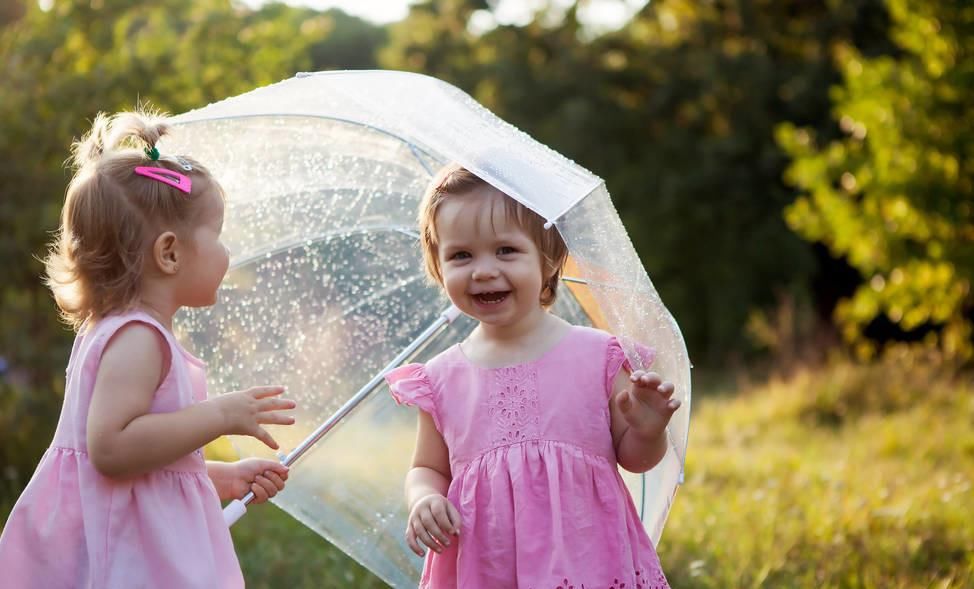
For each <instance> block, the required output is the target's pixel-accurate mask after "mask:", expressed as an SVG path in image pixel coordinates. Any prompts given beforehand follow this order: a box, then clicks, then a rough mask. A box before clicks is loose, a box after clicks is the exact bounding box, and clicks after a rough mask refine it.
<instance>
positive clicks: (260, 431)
mask: <svg viewBox="0 0 974 589" xmlns="http://www.w3.org/2000/svg"><path fill="white" fill-rule="evenodd" d="M253 436H254V437H255V438H257V439H258V440H260V441H261V442H263V443H264V445H265V446H267V447H268V448H270V449H271V450H277V449H278V445H277V442H276V441H275V440H274V438H273V437H271V435H270V434H269V433H267V430H265V429H264V428H262V427H258V428H257V430H256V431H254V433H253Z"/></svg>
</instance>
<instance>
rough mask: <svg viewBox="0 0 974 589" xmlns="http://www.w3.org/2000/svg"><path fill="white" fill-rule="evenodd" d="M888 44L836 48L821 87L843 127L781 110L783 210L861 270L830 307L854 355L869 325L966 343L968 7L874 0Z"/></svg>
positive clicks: (971, 120) (946, 343)
mask: <svg viewBox="0 0 974 589" xmlns="http://www.w3.org/2000/svg"><path fill="white" fill-rule="evenodd" d="M887 4H888V7H889V12H890V15H891V17H892V20H893V29H892V35H891V36H892V38H893V40H894V41H895V43H896V45H897V46H898V48H899V51H898V53H897V54H896V55H891V56H879V57H867V56H864V55H863V54H862V53H861V52H860V51H858V50H857V49H856V48H854V47H851V46H849V45H847V44H843V45H839V46H838V47H837V48H836V52H835V58H836V62H837V64H838V67H839V69H840V70H841V72H842V84H841V85H838V86H836V87H835V88H834V89H833V92H832V98H833V102H834V107H833V116H834V117H835V119H836V120H837V121H838V124H839V127H840V128H841V130H842V131H843V136H842V137H840V138H837V139H834V140H831V141H829V140H823V139H822V138H821V137H819V136H818V135H817V134H816V132H815V131H814V130H813V129H808V128H804V127H796V126H795V125H791V124H784V125H782V126H781V127H780V129H779V139H780V142H781V145H782V146H783V147H784V148H785V149H786V151H787V152H788V153H789V154H790V155H791V156H792V157H793V158H794V159H795V161H794V163H793V164H792V165H791V166H790V168H789V170H788V179H789V181H791V182H792V183H793V184H794V185H795V186H797V187H798V188H799V189H800V190H801V191H802V192H803V195H802V196H801V198H799V199H798V200H797V201H796V202H795V203H794V204H793V205H792V206H790V207H789V208H788V210H787V220H788V224H789V225H790V226H791V227H793V228H794V229H795V230H796V231H797V232H799V233H800V234H801V235H802V236H803V237H805V238H806V239H808V240H811V241H818V242H822V243H824V244H825V245H826V246H827V247H828V248H829V249H830V250H831V252H832V253H833V254H834V255H835V256H842V257H844V258H845V259H847V260H848V262H849V263H850V264H851V265H852V266H853V267H855V268H856V269H857V270H858V271H859V273H860V274H861V275H862V277H863V279H864V282H863V283H862V285H861V286H860V287H859V288H858V289H857V290H856V291H855V293H854V294H853V295H852V296H851V297H850V298H848V299H847V300H844V301H843V302H842V303H841V304H840V305H839V306H838V308H837V309H836V320H837V322H838V323H839V324H840V325H841V327H842V333H843V335H844V337H845V339H846V340H847V341H848V342H849V343H850V344H853V345H854V346H855V347H856V349H857V350H858V351H859V352H860V353H861V354H862V355H864V356H869V355H871V354H872V353H874V352H875V351H876V349H877V341H876V338H875V337H870V336H875V335H876V334H877V333H879V329H880V328H881V327H882V325H883V324H884V323H885V324H887V325H888V326H892V327H893V328H895V329H892V330H891V329H889V328H887V329H886V330H885V332H884V335H886V336H890V335H892V336H893V337H897V338H901V339H920V340H922V341H923V342H925V343H927V344H929V345H936V346H938V347H939V348H940V349H941V350H943V351H944V352H946V353H947V355H949V356H953V357H958V358H970V357H971V355H972V342H971V333H972V332H971V321H972V318H974V317H972V311H974V299H972V295H971V279H972V274H974V192H972V177H974V174H972V172H974V169H972V168H974V165H972V164H974V160H972V156H974V110H972V109H971V108H970V93H971V90H972V88H974V54H972V49H974V45H972V43H974V41H972V39H974V36H972V34H974V9H972V8H971V7H970V6H968V5H967V4H966V3H959V2H953V1H949V0H943V1H941V0H888V2H887Z"/></svg>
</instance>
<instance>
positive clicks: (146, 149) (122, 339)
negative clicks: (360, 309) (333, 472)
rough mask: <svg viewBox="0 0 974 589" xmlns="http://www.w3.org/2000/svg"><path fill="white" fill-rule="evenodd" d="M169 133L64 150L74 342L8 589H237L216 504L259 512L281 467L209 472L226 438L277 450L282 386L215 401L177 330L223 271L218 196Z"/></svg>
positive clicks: (99, 126) (206, 301)
mask: <svg viewBox="0 0 974 589" xmlns="http://www.w3.org/2000/svg"><path fill="white" fill-rule="evenodd" d="M168 131H169V126H168V124H167V123H166V121H165V119H164V118H162V117H160V116H158V115H155V114H152V113H146V112H128V113H120V114H116V115H114V116H106V115H104V114H99V115H98V116H97V117H96V118H95V121H94V125H93V127H92V129H91V131H90V132H89V133H88V134H87V135H86V136H85V137H84V138H83V139H82V140H81V141H79V142H77V143H76V144H75V145H74V146H73V163H74V167H75V169H76V173H75V175H74V177H73V179H72V180H71V183H70V185H69V186H68V189H67V194H66V197H65V202H64V207H63V210H62V213H61V226H60V229H59V231H58V233H57V236H56V238H55V240H54V242H53V243H52V244H51V247H50V251H49V253H48V256H47V258H46V259H45V265H46V283H47V285H48V286H49V287H50V288H51V291H52V292H53V294H54V299H55V300H56V302H57V306H58V308H59V310H60V313H61V317H62V318H63V319H64V320H65V322H67V323H68V324H69V325H70V326H71V327H72V328H73V329H74V330H75V331H76V333H77V335H76V338H75V342H74V347H73V349H72V352H71V358H70V360H69V361H68V368H67V381H66V385H65V394H64V404H63V407H62V410H61V418H60V421H59V423H58V426H57V430H56V431H55V433H54V439H53V441H52V442H51V445H50V447H49V448H48V450H47V452H46V453H45V454H44V456H43V457H42V458H41V461H40V464H39V465H38V467H37V470H36V471H35V472H34V475H33V477H32V478H31V480H30V482H29V483H28V485H27V488H26V489H25V490H24V492H23V494H22V495H21V496H20V498H19V499H18V501H17V503H16V505H15V506H14V508H13V511H12V512H11V513H10V517H9V518H8V520H7V522H6V525H5V527H4V529H3V535H2V536H0V571H3V582H2V584H3V585H4V586H9V587H19V588H30V587H43V588H45V589H57V588H69V587H99V588H116V587H117V588H131V587H180V588H186V587H199V588H204V587H205V588H217V587H219V588H223V587H227V588H231V587H234V588H235V587H243V577H242V574H241V571H240V565H239V564H238V562H237V557H236V555H235V554H234V551H233V544H232V542H231V539H230V533H229V531H228V529H227V526H226V524H225V523H224V521H223V517H222V513H221V510H220V500H221V499H230V498H237V497H240V496H243V495H245V494H246V493H247V492H248V491H253V493H254V494H255V496H256V500H257V501H258V502H262V501H266V500H267V499H268V498H269V497H272V496H274V495H275V494H276V493H277V492H278V491H279V490H280V489H282V488H283V487H284V481H285V480H286V478H287V469H286V467H284V466H282V465H280V464H278V463H276V462H274V461H270V460H259V459H248V460H243V461H239V462H235V463H219V462H207V461H205V460H204V459H203V454H202V452H201V448H202V447H203V446H204V445H205V444H207V443H209V442H211V441H212V440H214V439H216V438H218V437H220V436H222V435H226V434H241V435H250V436H253V437H255V438H257V439H259V440H261V441H262V442H264V443H265V444H267V445H268V446H270V447H271V448H275V449H276V448H277V443H276V442H275V441H274V439H273V438H271V436H270V435H269V434H268V433H267V431H266V430H265V429H264V428H263V427H262V425H263V424H269V423H275V424H290V423H293V421H294V420H293V418H292V417H290V416H288V415H286V413H285V412H286V411H287V410H289V409H292V408H293V407H294V403H293V402H292V401H290V400H287V399H284V398H282V397H281V393H282V392H283V388H282V387H279V386H258V387H253V388H250V389H247V390H244V391H238V392H232V393H227V394H223V395H218V396H215V397H211V398H208V397H207V391H206V374H205V365H204V364H203V363H202V362H201V361H200V360H198V359H197V358H195V357H194V356H193V355H191V354H190V353H189V352H188V351H187V350H185V349H184V348H183V347H182V346H181V345H180V344H179V342H178V341H176V338H175V337H174V336H173V333H172V318H173V315H174V314H175V313H176V311H178V310H179V309H180V308H181V307H205V306H208V305H212V304H213V303H214V302H215V300H216V292H217V288H218V287H219V285H220V282H221V280H222V279H223V276H224V274H225V273H226V271H227V267H228V265H229V254H228V252H227V250H226V248H225V247H224V246H223V244H222V243H221V242H220V233H221V231H222V226H223V210H224V194H223V191H222V189H221V188H220V185H219V184H218V183H217V182H216V180H215V179H214V178H213V176H212V175H211V174H210V173H209V172H208V171H207V169H206V168H205V167H204V166H203V165H202V164H201V163H200V162H198V161H195V160H194V159H192V158H189V157H183V156H175V155H160V153H159V150H158V149H157V147H156V143H157V142H158V141H159V139H160V138H161V137H163V136H164V135H166V133H167V132H168Z"/></svg>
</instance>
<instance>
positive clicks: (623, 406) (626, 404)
mask: <svg viewBox="0 0 974 589" xmlns="http://www.w3.org/2000/svg"><path fill="white" fill-rule="evenodd" d="M616 405H618V406H619V411H621V412H622V413H623V414H626V413H629V411H630V410H631V409H632V400H631V399H630V398H629V391H628V390H625V391H622V392H620V393H619V395H618V396H616Z"/></svg>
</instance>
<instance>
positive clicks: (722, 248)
mask: <svg viewBox="0 0 974 589" xmlns="http://www.w3.org/2000/svg"><path fill="white" fill-rule="evenodd" d="M42 4H43V8H42V7H41V6H40V5H38V4H37V3H36V2H27V1H24V0H5V2H3V4H2V5H0V58H2V59H0V80H2V83H0V264H2V268H3V281H2V283H0V461H2V463H0V469H2V470H0V517H5V514H6V513H7V512H8V511H9V509H10V507H11V506H12V504H13V501H14V500H15V499H16V497H17V496H18V495H19V493H20V491H21V489H22V488H23V486H24V485H25V484H26V482H27V480H28V479H29V477H30V474H31V473H32V472H33V468H34V466H35V465H36V463H37V460H38V459H39V457H40V455H41V454H42V453H43V451H44V449H45V447H46V445H47V443H48V441H49V440H50V436H51V433H52V432H53V429H54V426H55V424H56V421H57V416H58V411H59V408H60V400H61V395H62V394H63V388H64V382H63V381H64V379H63V376H62V375H63V370H64V366H65V364H66V360H67V357H68V354H69V351H70V345H71V340H72V334H71V333H70V332H69V330H68V329H67V328H66V327H64V326H63V325H61V324H59V323H58V321H57V315H56V312H55V308H54V304H53V301H52V299H51V297H50V295H49V293H48V292H47V291H46V290H45V289H44V288H43V286H42V284H41V280H40V275H41V272H42V266H41V264H40V262H39V261H38V259H37V258H38V257H40V256H42V255H43V254H44V248H45V244H46V242H47V241H48V240H49V238H50V235H51V232H52V231H53V230H54V229H56V227H57V221H58V214H59V209H60V204H61V201H62V199H63V194H64V189H65V186H66V184H67V181H68V179H69V178H70V175H69V172H68V171H67V170H66V169H65V168H64V161H65V158H66V157H67V155H68V151H67V149H68V146H69V145H70V142H71V140H72V138H73V137H77V136H79V135H81V134H82V133H83V132H84V131H85V130H86V129H87V127H88V124H89V122H90V120H91V119H92V118H93V117H94V115H95V114H96V113H97V112H98V111H102V110H104V111H116V110H124V109H129V108H131V107H132V106H133V105H135V104H136V103H138V102H139V101H141V100H147V101H150V102H151V103H152V104H153V105H155V106H157V107H159V108H162V109H164V110H167V111H169V112H173V113H178V112H183V111H186V110H189V109H192V108H195V107H199V106H202V105H205V104H207V103H208V102H212V101H215V100H219V99H222V98H225V97H228V96H232V95H235V94H239V93H241V92H245V91H247V90H250V89H253V88H255V87H258V86H261V85H265V84H269V83H272V82H276V81H278V80H280V79H283V78H287V77H290V76H292V75H293V74H294V73H295V72H298V71H308V70H321V69H346V68H347V69H357V68H375V67H382V68H392V69H405V70H411V71H416V72H421V73H425V74H429V75H432V76H436V77H439V78H442V79H444V80H447V81H449V82H451V83H453V84H455V85H457V86H459V87H460V88H462V89H464V90H466V91H467V92H469V93H470V94H471V95H472V96H473V97H474V98H476V99H477V100H479V101H480V102H481V103H483V104H484V105H485V106H487V107H488V108H490V109H491V110H493V111H494V112H495V113H497V114H498V115H499V116H501V117H502V118H504V119H506V120H508V121H510V122H511V123H513V124H514V125H516V126H518V127H520V128H522V129H523V130H525V131H527V132H528V133H529V134H531V135H532V136H534V137H535V138H537V139H538V140H540V141H542V142H544V143H546V144H548V145H550V146H551V147H553V148H554V149H556V150H558V151H560V152H562V153H564V154H566V155H567V156H569V157H570V158H572V159H574V160H575V161H577V162H580V163H581V164H582V165H584V166H586V167H588V168H589V169H591V170H592V171H593V172H595V173H596V174H598V175H599V176H601V177H602V178H604V179H605V180H606V182H607V185H608V187H609V190H610V192H611V194H612V196H613V199H614V201H615V203H616V207H617V208H618V209H619V212H620V214H621V216H622V218H623V220H624V222H625V223H626V226H627V228H628V230H629V233H630V235H631V237H632V239H633V241H634V244H635V246H636V248H637V251H639V253H640V255H641V256H642V259H643V261H644V263H645V265H646V268H647V271H648V272H649V275H650V277H651V278H652V279H653V281H654V283H655V284H656V286H657V288H658V289H659V291H660V294H661V295H662V297H663V300H664V301H665V302H666V304H667V306H668V307H669V308H670V310H671V311H672V312H673V314H674V315H675V316H676V318H677V320H678V321H679V323H680V325H681V327H682V329H683V331H684V334H685V336H686V338H687V342H688V346H689V348H690V352H691V357H692V358H693V359H694V361H695V365H696V372H695V379H696V382H697V383H698V386H697V389H696V390H695V393H698V394H697V397H696V399H702V400H700V401H699V403H700V407H701V409H700V410H699V413H695V420H694V424H693V426H692V427H691V442H690V457H689V459H688V476H689V477H690V478H689V483H690V484H688V485H687V486H686V489H685V490H682V491H681V494H680V495H678V499H677V501H676V507H675V508H674V513H673V515H672V517H671V522H670V524H668V527H667V531H666V533H665V534H664V537H663V542H662V544H661V546H660V553H661V558H662V560H663V563H664V568H665V569H666V570H667V572H668V574H669V576H670V578H671V582H673V584H674V586H675V587H738V586H741V587H743V586H748V587H758V586H767V587H780V586H796V587H797V586H802V587H812V586H816V587H818V586H836V587H839V586H841V587H916V586H931V587H933V586H936V587H969V586H974V556H972V555H974V532H972V531H971V529H970V528H971V526H970V524H969V513H970V512H972V511H974V500H972V496H974V492H972V490H971V486H972V484H974V438H972V434H971V430H972V429H974V428H972V427H971V426H972V425H974V402H972V397H971V393H972V392H974V391H972V388H971V386H970V382H971V378H970V377H971V372H970V360H971V357H972V325H971V322H972V320H974V298H972V294H971V280H972V275H974V193H972V157H974V155H972V140H974V114H972V113H974V109H972V108H971V106H970V104H971V101H970V98H969V95H970V92H971V90H972V89H974V60H972V50H974V6H972V5H971V4H970V3H969V2H959V1H952V0H845V1H843V0H801V1H797V0H696V1H691V0H652V1H651V2H649V3H647V4H646V6H645V7H643V8H642V9H641V10H639V11H638V12H637V13H636V14H635V15H634V16H633V18H632V19H630V20H629V21H628V22H626V23H625V24H624V25H623V26H622V27H621V28H619V29H618V30H613V31H609V32H598V31H593V30H591V29H590V28H587V27H586V26H585V25H584V24H583V23H582V22H581V21H580V18H579V11H580V7H578V6H569V7H567V8H562V7H561V5H554V6H551V7H549V8H548V9H545V10H540V11H539V12H538V13H537V14H536V15H535V17H534V19H533V20H532V21H531V22H529V23H527V24H525V25H523V26H513V25H504V24H499V23H498V22H497V19H496V18H495V15H494V12H493V10H494V9H495V8H496V6H495V5H494V3H493V2H490V1H486V0H435V1H428V0H427V1H420V2H417V3H415V4H414V5H412V6H411V7H410V10H409V13H408V15H407V16H406V17H405V18H404V19H403V20H401V21H399V22H396V23H392V24H390V25H385V26H379V25H374V24H371V23H369V22H366V21H363V20H361V19H359V18H356V17H352V16H349V15H347V14H344V13H342V12H341V11H338V10H329V11H318V10H313V9H309V8H300V7H294V6H289V5H284V4H273V3H269V4H263V5H261V6H260V7H259V8H250V7H247V6H245V5H241V4H236V3H233V2H229V1H228V0H200V1H195V2H190V1H189V0H171V1H168V2H166V3H140V2H126V1H121V0H89V1H86V2H81V1H61V0H53V1H48V2H45V3H42ZM934 421H935V422H936V423H938V424H940V428H938V430H937V431H936V432H933V433H929V435H924V432H929V431H930V429H931V426H932V425H933V423H932V422H934ZM889 424H895V426H894V425H889ZM758 431H760V432H762V433H761V434H760V436H758V435H757V434H756V432H758ZM911 436H913V437H911ZM728 456H734V457H735V458H734V459H733V460H728V458H727V457H728ZM746 457H750V458H749V459H747V458H746ZM865 464H868V465H870V468H875V469H878V470H875V471H872V470H870V469H869V468H865V467H864V466H863V465H865ZM805 469H812V470H810V471H806V470H805ZM823 473H827V474H824V475H823ZM796 477H797V478H796ZM802 477H806V478H802ZM836 481H838V482H840V483H842V484H841V485H840V487H841V488H842V489H844V491H840V490H837V488H836V487H835V485H834V483H835V482H836ZM811 493H814V496H808V495H809V494H811ZM759 495H760V497H758V496H759ZM769 497H770V498H772V499H774V500H773V501H769ZM819 497H820V498H822V500H821V501H818V500H817V499H816V498H819ZM853 499H855V500H853ZM850 501H851V503H850ZM728 502H730V503H732V505H729V504H728ZM768 505H773V506H774V507H773V508H772V511H773V513H772V514H771V515H769V509H768ZM921 505H922V506H923V507H921ZM761 506H764V507H763V508H762V507H761ZM272 510H273V508H267V512H266V513H271V512H272ZM786 514H787V515H786ZM864 514H865V515H864ZM965 514H967V515H965ZM769 518H771V519H769ZM775 518H777V519H775ZM246 520H249V521H246ZM234 534H235V539H236V542H237V546H238V549H239V551H240V554H241V561H242V563H243V565H244V567H245V571H246V573H247V577H248V581H249V584H250V586H255V587H263V586H267V587H275V586H288V587H297V586H307V587H322V586H328V587H332V586H334V587H344V586H360V587H363V586H380V585H381V584H380V583H378V581H376V580H375V579H374V578H372V577H370V576H369V574H368V573H367V572H366V571H363V570H361V569H359V568H357V567H356V566H355V565H354V564H352V563H349V562H348V561H347V560H346V559H344V557H343V556H342V555H341V554H340V553H338V552H337V551H335V550H333V549H331V548H330V547H328V546H327V545H326V543H324V542H323V541H321V540H320V539H318V538H317V536H315V535H314V534H313V533H311V532H308V531H307V530H305V529H304V528H302V527H301V526H300V525H298V524H296V523H295V522H293V521H292V520H290V519H289V518H287V516H283V515H281V514H279V513H277V512H276V510H274V513H273V514H271V515H267V516H266V517H264V514H262V516H261V517H253V518H245V521H244V522H242V523H241V524H240V525H239V526H238V527H235V528H234ZM740 536H749V537H748V538H747V539H746V540H742V539H741V538H740ZM730 545H733V547H732V548H729V547H728V546H730ZM298 563H300V564H298Z"/></svg>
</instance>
